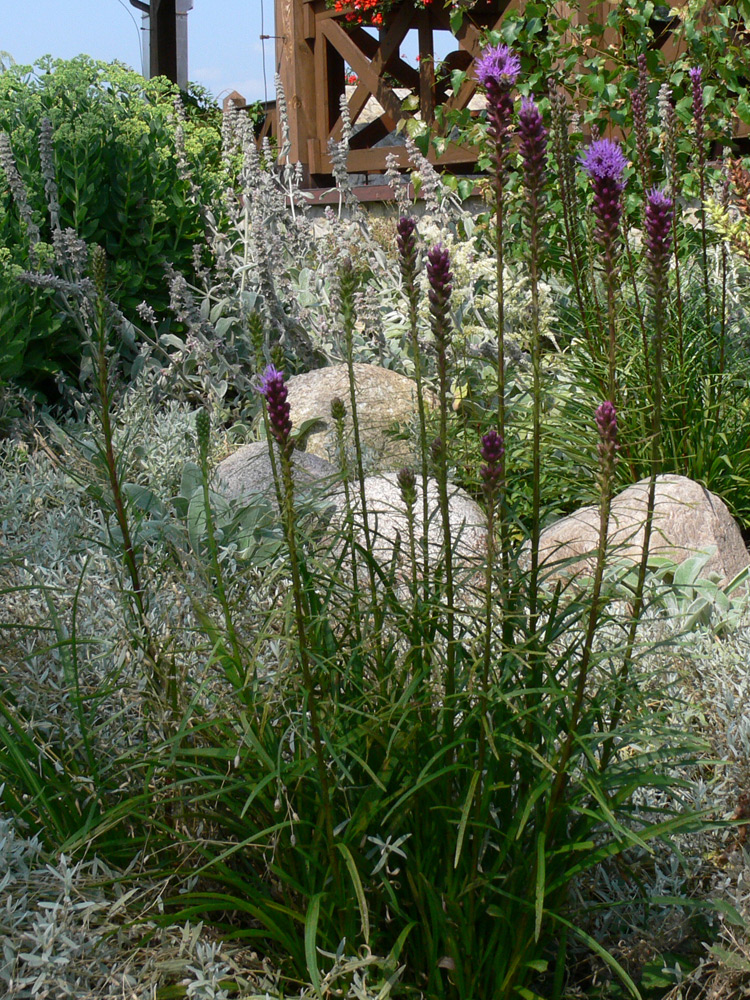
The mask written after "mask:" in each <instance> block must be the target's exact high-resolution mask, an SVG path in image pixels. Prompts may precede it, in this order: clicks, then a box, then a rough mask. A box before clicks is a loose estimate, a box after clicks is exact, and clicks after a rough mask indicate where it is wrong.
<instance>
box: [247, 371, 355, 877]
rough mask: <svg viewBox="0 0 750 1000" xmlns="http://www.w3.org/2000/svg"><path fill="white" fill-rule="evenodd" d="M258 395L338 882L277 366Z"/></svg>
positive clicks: (287, 422) (288, 424) (287, 420)
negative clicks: (272, 450)
mask: <svg viewBox="0 0 750 1000" xmlns="http://www.w3.org/2000/svg"><path fill="white" fill-rule="evenodd" d="M258 392H259V393H260V395H261V396H262V397H263V399H264V400H265V408H266V412H267V414H268V422H269V425H270V427H271V433H272V434H273V436H274V438H275V440H276V443H277V444H278V446H279V456H280V465H281V486H282V493H283V498H284V506H283V510H282V520H283V524H284V536H285V539H286V544H287V548H288V550H289V562H290V565H291V571H292V593H293V596H294V615H295V622H296V626H297V640H298V643H299V651H300V664H301V666H302V682H303V684H304V685H305V691H306V692H307V708H308V712H309V714H310V732H311V734H312V738H313V747H314V750H315V760H316V765H317V770H318V780H319V782H320V795H321V800H322V801H321V808H322V812H323V817H324V824H325V834H326V843H327V848H328V859H329V863H330V865H331V871H332V873H333V876H334V878H335V880H336V881H337V882H338V880H339V867H338V857H337V854H336V847H335V841H334V833H333V811H332V806H331V794H330V788H329V784H328V773H327V770H326V761H325V753H324V749H323V738H322V734H321V729H320V718H319V711H318V698H317V694H316V681H315V677H314V676H313V671H312V668H311V665H310V655H309V650H308V642H307V626H306V622H307V617H308V608H307V600H306V597H305V593H304V589H303V585H302V574H301V570H300V564H299V556H298V552H297V535H296V530H295V524H296V518H295V511H294V479H293V476H292V448H293V441H292V438H291V431H292V421H291V416H290V407H289V402H288V400H287V395H288V390H287V387H286V380H285V378H284V373H283V372H282V371H279V370H278V369H277V368H276V367H275V366H274V365H268V367H267V368H266V370H265V371H264V373H263V375H262V377H261V380H260V384H259V386H258Z"/></svg>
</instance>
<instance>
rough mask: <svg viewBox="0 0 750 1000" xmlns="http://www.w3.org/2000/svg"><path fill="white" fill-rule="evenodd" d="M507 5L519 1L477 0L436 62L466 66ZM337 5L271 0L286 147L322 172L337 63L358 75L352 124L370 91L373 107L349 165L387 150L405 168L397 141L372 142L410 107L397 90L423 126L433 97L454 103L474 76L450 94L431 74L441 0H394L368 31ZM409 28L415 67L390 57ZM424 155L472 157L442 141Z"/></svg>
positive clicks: (336, 125) (365, 166)
mask: <svg viewBox="0 0 750 1000" xmlns="http://www.w3.org/2000/svg"><path fill="white" fill-rule="evenodd" d="M516 6H522V4H521V0H510V2H506V0H481V3H480V4H479V5H478V6H477V7H475V8H474V9H473V10H472V12H471V18H466V19H465V20H464V23H463V25H462V27H461V28H460V30H459V31H458V32H457V34H456V35H455V36H454V37H455V43H456V49H455V51H454V52H452V53H450V55H449V56H448V58H447V60H446V62H447V64H448V65H449V66H450V68H452V69H468V68H469V67H470V66H471V64H472V62H473V60H474V58H475V57H476V56H477V55H478V54H479V51H480V41H481V37H482V31H483V30H485V29H487V28H495V27H497V26H498V25H499V24H500V22H501V21H502V18H503V16H504V15H505V13H506V12H507V11H508V10H511V9H513V8H514V7H516ZM345 13H346V11H344V12H337V11H335V10H330V9H328V7H327V6H326V2H325V0H276V36H277V63H278V65H279V67H280V76H281V82H282V86H283V88H284V93H285V95H286V99H287V105H288V109H289V125H290V139H291V143H292V150H291V154H290V155H291V158H292V159H293V160H298V161H300V162H301V163H302V164H303V166H304V167H305V168H306V172H307V173H308V175H309V176H310V177H311V178H314V177H315V176H316V175H318V176H325V175H328V174H330V173H331V160H330V157H329V155H328V142H329V139H334V140H339V139H340V138H341V132H342V125H343V123H342V120H341V114H340V99H341V96H342V95H343V94H344V93H345V86H346V81H345V77H344V70H345V66H346V65H348V66H349V67H351V69H352V70H353V72H354V73H355V74H356V76H357V79H358V82H357V85H356V88H355V91H354V93H353V95H352V96H351V97H350V98H349V102H348V103H349V114H350V117H351V120H352V124H354V125H356V124H357V122H358V120H359V118H360V116H361V115H362V113H363V111H364V110H365V107H366V106H367V104H368V102H369V101H370V99H371V98H375V100H376V101H377V102H378V104H379V105H380V107H381V108H382V109H383V113H382V114H381V115H380V116H379V117H377V118H376V119H375V120H374V121H371V122H369V123H368V124H367V125H366V126H365V127H364V128H362V129H361V130H358V131H357V132H356V134H355V136H354V138H353V140H352V143H351V152H350V154H349V161H348V165H349V170H350V171H352V172H353V173H370V172H373V173H374V172H378V171H382V170H384V169H385V165H386V163H385V161H386V156H387V155H388V154H389V153H391V154H393V155H395V156H396V158H397V159H398V161H399V164H400V165H401V166H403V167H406V166H408V160H407V157H406V152H405V150H404V148H403V147H402V146H388V147H380V148H373V147H375V144H376V143H377V142H378V141H379V140H380V139H383V138H384V137H385V136H386V135H388V133H390V132H392V131H393V130H394V129H395V128H396V127H397V126H398V123H399V122H401V121H402V120H403V119H405V118H408V117H411V114H412V113H411V112H408V111H404V110H403V109H402V104H403V94H399V93H397V92H398V91H399V90H402V89H406V90H408V91H410V92H411V94H412V95H414V96H415V98H416V99H417V102H418V108H419V112H420V116H421V118H422V119H423V120H424V121H425V122H427V123H428V124H430V125H433V124H434V120H435V107H436V106H437V105H438V104H444V105H445V107H446V109H447V110H454V109H456V110H462V109H464V108H466V107H467V106H468V104H469V101H470V100H471V98H472V97H473V96H474V93H475V91H476V83H475V82H474V81H473V80H472V79H470V78H467V79H466V82H465V83H464V85H463V86H462V87H461V89H460V91H459V92H458V93H457V94H454V95H451V96H448V94H447V90H448V82H447V80H445V79H441V80H437V79H436V75H435V63H434V52H435V35H436V33H437V32H447V33H450V30H451V28H450V20H449V15H448V12H447V11H446V10H445V9H444V8H443V6H442V4H440V3H436V4H435V5H434V7H431V8H430V9H429V10H422V9H418V8H416V7H415V6H414V2H413V0H403V3H401V4H400V5H399V6H398V7H397V8H396V9H395V11H394V13H393V16H392V17H391V19H390V20H389V21H388V23H387V24H386V25H385V26H384V27H383V28H382V29H380V31H379V33H378V37H374V36H373V34H371V33H370V32H368V31H366V30H365V29H364V28H362V27H358V26H357V27H353V26H352V25H351V24H347V25H346V26H345V21H344V17H345ZM411 30H416V31H417V33H418V39H419V53H420V65H419V68H418V69H417V68H415V67H413V66H410V65H408V63H406V62H404V60H403V59H402V58H401V55H400V47H401V44H402V43H403V41H404V39H405V38H406V36H407V34H408V33H409V32H410V31H411ZM430 158H431V159H432V160H433V162H435V163H437V164H440V165H445V166H451V167H454V168H456V167H459V166H460V165H467V166H468V165H469V164H471V163H473V162H474V160H475V159H476V156H475V154H473V153H472V152H471V151H467V150H466V149H463V148H461V147H459V146H456V145H455V144H451V143H449V144H448V145H447V147H446V149H445V151H444V152H443V153H442V154H441V155H440V156H437V155H435V154H434V152H431V154H430Z"/></svg>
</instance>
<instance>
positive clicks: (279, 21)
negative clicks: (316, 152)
mask: <svg viewBox="0 0 750 1000" xmlns="http://www.w3.org/2000/svg"><path fill="white" fill-rule="evenodd" d="M275 10H276V35H277V38H276V62H277V65H278V66H279V75H280V76H281V85H282V87H283V88H284V96H285V97H286V102H287V107H288V109H289V140H290V142H291V150H290V152H289V156H290V159H291V160H292V161H297V160H300V161H301V162H302V163H307V144H308V140H309V139H312V138H315V137H316V121H315V116H316V106H317V101H318V100H322V99H323V95H322V94H319V93H318V88H317V87H316V79H315V58H314V54H313V45H311V44H310V42H309V41H308V38H307V35H308V33H309V24H308V16H309V12H308V11H307V10H304V9H303V6H302V4H300V3H298V2H297V0H276V7H275Z"/></svg>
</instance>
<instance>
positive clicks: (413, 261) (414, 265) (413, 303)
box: [396, 216, 429, 600]
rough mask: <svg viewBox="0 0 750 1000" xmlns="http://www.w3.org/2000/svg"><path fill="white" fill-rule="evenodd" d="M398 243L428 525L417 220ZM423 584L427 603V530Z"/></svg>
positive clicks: (402, 228)
mask: <svg viewBox="0 0 750 1000" xmlns="http://www.w3.org/2000/svg"><path fill="white" fill-rule="evenodd" d="M396 244H397V246H398V253H399V261H400V265H401V278H402V281H403V285H404V291H405V293H406V299H407V302H408V306H409V337H410V339H411V349H412V357H413V359H414V380H415V382H416V385H417V412H418V414H419V445H420V449H419V450H420V454H421V457H422V468H421V473H422V517H423V521H422V523H423V524H424V525H427V524H428V523H429V504H428V500H427V476H428V470H427V417H426V411H425V404H424V386H423V383H422V358H421V352H420V350H419V326H418V309H419V286H418V283H417V276H418V272H419V256H418V252H417V220H416V219H415V218H413V217H411V216H402V217H401V218H400V219H399V220H398V223H397V224H396ZM421 545H422V584H423V587H424V595H425V600H426V599H427V592H428V589H429V582H428V581H429V549H428V545H427V531H426V529H425V530H424V531H423V532H422V541H421Z"/></svg>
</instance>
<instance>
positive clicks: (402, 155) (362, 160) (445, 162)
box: [317, 143, 477, 174]
mask: <svg viewBox="0 0 750 1000" xmlns="http://www.w3.org/2000/svg"><path fill="white" fill-rule="evenodd" d="M389 154H390V155H393V156H395V157H396V160H397V162H398V165H399V166H400V167H402V168H403V169H404V170H407V169H408V168H409V165H410V161H409V154H408V153H407V152H406V150H405V149H404V147H403V146H380V147H378V148H377V149H352V150H350V151H349V157H348V159H347V169H348V170H349V172H350V173H353V174H367V173H378V172H380V171H384V170H385V168H386V162H385V161H386V158H387V157H388V155H389ZM429 160H430V163H434V164H435V165H436V166H445V167H447V166H457V165H459V164H465V165H467V166H468V165H470V164H473V163H476V160H477V153H476V150H474V149H466V148H464V147H463V146H457V145H455V144H454V143H451V144H450V145H449V146H448V148H447V149H446V150H445V152H444V153H442V154H441V155H440V156H437V155H435V151H434V150H433V149H430V156H429ZM319 164H320V169H319V171H317V172H318V173H322V174H329V173H331V170H332V165H331V159H330V157H329V156H328V155H327V154H325V153H324V154H322V156H321V158H320V160H319Z"/></svg>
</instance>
